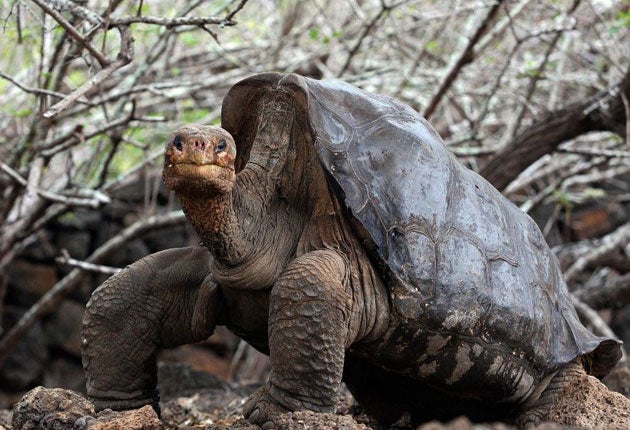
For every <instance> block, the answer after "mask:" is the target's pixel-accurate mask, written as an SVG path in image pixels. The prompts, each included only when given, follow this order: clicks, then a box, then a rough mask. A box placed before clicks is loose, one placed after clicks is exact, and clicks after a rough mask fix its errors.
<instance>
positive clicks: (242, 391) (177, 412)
mask: <svg viewBox="0 0 630 430" xmlns="http://www.w3.org/2000/svg"><path fill="white" fill-rule="evenodd" d="M628 372H630V370H629V368H628V366H625V367H620V368H619V369H618V370H617V371H616V372H615V373H613V374H612V375H611V376H610V377H609V379H611V380H613V381H614V382H615V383H617V384H618V383H619V381H622V382H624V381H625V382H628V379H627V376H628ZM160 376H161V379H160V380H161V381H162V382H161V384H162V385H163V393H164V395H163V399H162V402H161V403H160V405H161V408H162V414H161V420H160V419H158V417H157V415H156V414H155V412H154V411H153V409H152V408H151V407H149V406H145V407H144V408H141V409H136V410H132V411H126V412H113V411H110V410H105V411H102V412H100V413H95V411H94V407H93V405H92V404H91V403H90V402H88V401H87V400H86V399H85V398H84V397H83V396H82V395H80V394H78V393H76V392H73V391H70V390H65V389H61V388H54V389H50V388H44V387H37V388H35V389H33V390H31V391H30V392H28V393H27V394H26V395H25V396H24V397H23V398H22V400H21V401H20V402H18V403H17V404H16V405H15V406H14V408H13V410H12V411H9V410H0V430H2V429H37V428H45V429H85V430H118V429H120V430H122V429H125V430H134V429H145V430H150V429H151V430H153V429H154V430H192V429H204V430H259V429H260V427H258V426H256V425H252V424H250V423H249V422H248V421H247V420H245V419H244V418H243V416H242V415H241V409H242V405H243V403H244V402H245V400H246V399H247V396H248V395H249V394H251V393H252V392H253V391H254V390H255V389H256V386H254V385H242V384H241V385H234V384H228V383H226V382H224V381H223V380H221V379H219V378H217V377H216V376H213V375H210V374H208V373H205V372H200V371H197V370H194V369H191V368H190V367H187V366H185V365H182V364H170V363H169V364H162V365H161V367H160ZM612 385H614V384H612ZM625 389H626V392H627V389H628V387H627V386H626V387H625ZM597 404H600V405H604V406H605V407H607V410H608V411H609V413H608V414H605V413H602V410H601V408H600V407H598V406H597ZM338 409H339V410H338V413H337V414H324V413H314V412H293V413H288V414H284V415H281V416H279V417H278V418H277V419H276V420H275V421H274V423H273V427H270V428H274V429H286V430H328V429H339V430H342V429H343V430H370V429H371V430H385V429H384V428H382V427H381V426H379V425H378V423H376V422H375V421H373V420H372V419H370V417H368V416H367V415H365V414H363V413H361V410H360V408H359V407H358V406H357V405H356V404H355V402H354V400H353V398H352V396H351V395H350V393H349V392H348V391H347V390H344V391H343V393H342V396H341V400H340V403H339V407H338ZM610 411H615V414H616V416H617V417H620V418H617V419H616V421H611V418H610V417H611V415H610ZM550 416H551V418H552V419H553V420H554V421H556V422H559V423H563V424H556V423H543V424H540V425H538V426H537V427H536V429H537V430H560V429H575V428H600V429H615V428H618V429H626V428H630V400H628V399H627V398H626V397H625V396H624V395H622V394H619V393H616V392H613V391H610V390H609V389H608V388H606V386H604V385H603V384H602V383H601V382H600V381H599V380H597V379H595V378H593V377H587V376H584V377H583V378H581V379H580V380H578V381H576V383H575V384H574V385H572V386H570V387H568V388H567V390H566V391H565V393H564V395H563V396H561V398H560V399H559V401H558V402H557V403H556V404H555V405H554V406H553V408H552V411H551V415H550ZM391 429H398V430H406V429H411V430H414V428H413V427H412V426H410V425H409V423H407V422H406V419H405V417H404V416H403V417H401V419H400V420H399V421H398V422H397V423H396V424H395V425H394V426H392V427H391ZM473 429H474V430H484V429H492V430H508V429H514V427H512V426H510V425H509V424H506V423H485V424H478V423H472V422H470V421H469V420H468V419H467V418H466V417H460V418H457V419H455V420H453V421H451V422H448V423H439V422H430V423H426V424H423V425H421V426H419V427H417V428H416V429H415V430H473Z"/></svg>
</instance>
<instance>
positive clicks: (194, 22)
mask: <svg viewBox="0 0 630 430" xmlns="http://www.w3.org/2000/svg"><path fill="white" fill-rule="evenodd" d="M138 23H142V24H153V25H162V26H164V27H168V28H172V27H178V26H182V25H191V26H195V27H202V26H204V25H220V26H231V25H236V22H234V21H227V20H226V19H225V18H219V17H216V16H180V17H176V18H166V17H162V16H125V17H122V18H112V19H111V20H110V22H109V26H110V27H125V26H128V25H130V24H138Z"/></svg>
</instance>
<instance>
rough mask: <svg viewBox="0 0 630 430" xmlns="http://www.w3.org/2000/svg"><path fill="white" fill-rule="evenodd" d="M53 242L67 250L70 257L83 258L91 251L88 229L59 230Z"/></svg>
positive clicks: (90, 238) (90, 237)
mask: <svg viewBox="0 0 630 430" xmlns="http://www.w3.org/2000/svg"><path fill="white" fill-rule="evenodd" d="M55 244H56V245H57V248H59V249H60V250H61V249H65V250H67V251H68V254H70V257H72V258H76V259H77V260H85V259H86V258H87V257H88V256H89V255H90V252H91V249H90V246H91V244H92V236H91V234H90V232H89V231H83V230H71V229H66V230H60V231H58V232H56V238H55ZM68 270H70V268H68Z"/></svg>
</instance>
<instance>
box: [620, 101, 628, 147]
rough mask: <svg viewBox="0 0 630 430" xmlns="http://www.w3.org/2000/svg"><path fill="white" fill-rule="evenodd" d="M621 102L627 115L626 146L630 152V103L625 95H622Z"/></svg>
mask: <svg viewBox="0 0 630 430" xmlns="http://www.w3.org/2000/svg"><path fill="white" fill-rule="evenodd" d="M621 101H622V102H623V110H624V112H625V114H626V146H627V147H628V151H630V103H628V97H627V96H626V94H625V93H623V92H622V93H621Z"/></svg>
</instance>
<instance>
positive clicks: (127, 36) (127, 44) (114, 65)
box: [43, 26, 133, 118]
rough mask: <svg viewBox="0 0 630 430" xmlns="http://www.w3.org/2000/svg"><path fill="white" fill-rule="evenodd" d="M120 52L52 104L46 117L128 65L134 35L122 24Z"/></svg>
mask: <svg viewBox="0 0 630 430" xmlns="http://www.w3.org/2000/svg"><path fill="white" fill-rule="evenodd" d="M120 45H121V48H120V53H119V54H118V57H117V58H116V60H115V61H113V62H111V63H109V64H108V65H107V67H105V68H103V69H102V70H100V71H99V72H98V73H96V74H95V75H94V76H92V77H91V78H90V79H88V81H87V82H86V83H85V84H83V85H81V86H80V87H79V88H77V89H76V90H74V91H73V92H72V93H71V94H69V95H68V96H67V97H66V98H64V99H63V100H61V101H60V102H58V103H57V104H55V105H54V106H52V107H51V108H50V109H48V110H47V111H46V112H44V113H43V116H44V118H52V117H54V116H56V115H57V114H59V112H61V111H63V110H64V109H67V108H68V107H69V106H70V105H72V104H73V103H74V102H75V101H76V100H77V99H78V98H79V97H81V96H83V95H84V94H85V93H87V92H88V91H90V90H91V89H92V88H94V87H96V86H97V85H99V84H101V83H102V82H103V81H104V80H105V79H107V78H108V77H109V76H110V75H111V74H112V73H114V72H115V71H116V70H118V69H120V68H121V67H124V66H126V65H127V64H129V63H130V62H131V60H132V59H133V37H132V36H131V32H130V31H129V27H126V26H121V27H120Z"/></svg>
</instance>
